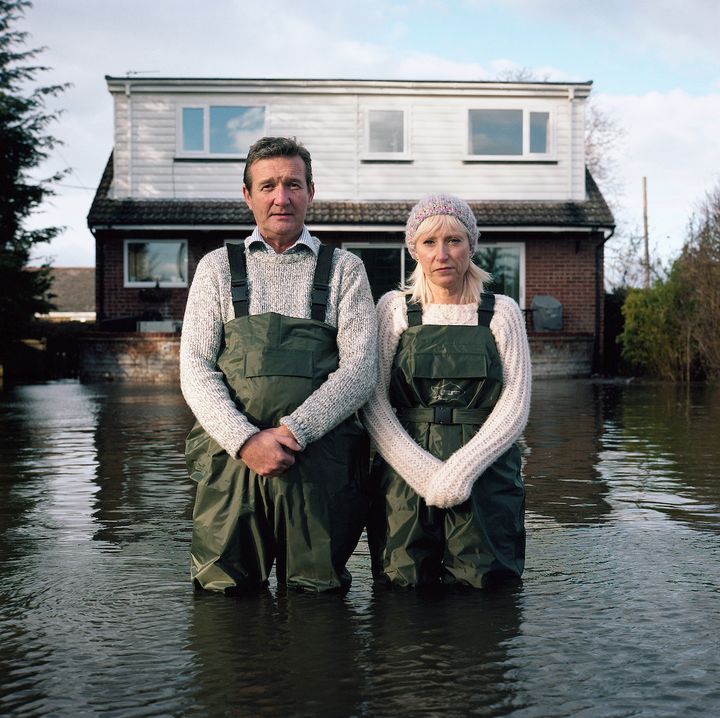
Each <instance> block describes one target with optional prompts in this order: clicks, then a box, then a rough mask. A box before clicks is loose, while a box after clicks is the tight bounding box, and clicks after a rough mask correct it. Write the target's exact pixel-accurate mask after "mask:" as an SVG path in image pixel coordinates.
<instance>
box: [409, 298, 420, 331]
mask: <svg viewBox="0 0 720 718" xmlns="http://www.w3.org/2000/svg"><path fill="white" fill-rule="evenodd" d="M405 309H406V310H407V320H408V327H419V326H420V325H421V324H422V306H421V305H420V304H418V303H417V302H413V301H411V300H410V295H409V294H407V295H406V296H405Z"/></svg>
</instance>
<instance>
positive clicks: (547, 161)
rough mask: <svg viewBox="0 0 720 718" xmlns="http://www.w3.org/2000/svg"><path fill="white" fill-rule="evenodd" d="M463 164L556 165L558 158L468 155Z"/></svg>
mask: <svg viewBox="0 0 720 718" xmlns="http://www.w3.org/2000/svg"><path fill="white" fill-rule="evenodd" d="M462 161H463V164H486V165H556V164H558V160H557V159H555V158H552V157H539V158H537V159H535V158H532V157H488V156H486V157H475V156H473V155H467V156H465V157H463V160H462Z"/></svg>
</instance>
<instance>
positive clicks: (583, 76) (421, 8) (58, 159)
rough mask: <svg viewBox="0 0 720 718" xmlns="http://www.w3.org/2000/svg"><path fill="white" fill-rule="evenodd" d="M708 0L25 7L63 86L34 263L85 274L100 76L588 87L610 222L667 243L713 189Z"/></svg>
mask: <svg viewBox="0 0 720 718" xmlns="http://www.w3.org/2000/svg"><path fill="white" fill-rule="evenodd" d="M719 27H720V2H718V1H717V0H603V1H602V2H598V0H455V1H453V2H451V1H450V0H397V1H392V0H347V1H346V0H290V1H284V0H263V1H262V2H247V1H246V0H206V2H204V3H199V2H197V0H192V1H191V0H150V1H148V0H35V5H34V7H32V8H30V9H29V10H28V12H27V14H26V16H25V19H24V20H23V21H22V22H21V23H19V24H18V26H17V28H16V29H24V30H28V31H29V32H30V33H31V34H32V40H31V45H33V46H37V45H43V46H46V47H47V50H46V51H45V52H44V53H43V55H42V57H41V60H42V62H43V64H46V65H48V66H50V67H51V68H52V71H51V72H48V73H45V75H44V77H43V79H44V80H45V81H46V82H71V83H72V88H71V89H69V90H68V91H67V92H66V93H64V94H63V95H62V97H61V98H60V101H59V105H60V106H61V107H62V108H63V109H64V114H63V116H62V119H61V121H60V122H59V123H58V124H57V125H56V126H55V127H54V130H53V131H54V134H55V135H57V136H58V137H60V138H61V139H62V140H63V141H64V142H65V144H64V146H63V147H61V148H60V149H59V151H58V152H57V153H55V155H54V156H53V159H52V162H51V163H49V166H48V167H47V168H46V169H47V171H48V172H49V171H50V170H53V169H56V168H60V167H71V168H72V173H71V174H70V175H69V176H68V177H67V179H66V180H65V181H64V183H63V185H62V186H60V187H58V195H57V196H56V197H55V198H53V200H52V201H51V202H48V203H47V204H46V205H45V206H44V207H43V212H42V213H41V214H40V215H38V216H36V217H35V219H34V220H33V224H34V225H36V226H38V225H47V224H60V225H64V226H66V227H67V229H66V231H65V232H64V234H63V235H62V236H61V237H60V238H58V239H57V240H55V241H54V242H53V243H52V245H49V246H48V245H42V246H41V247H40V248H39V250H38V251H37V252H36V255H35V256H36V257H50V258H51V259H52V260H53V263H54V264H55V265H56V266H91V265H93V264H94V259H95V256H94V242H93V239H92V236H91V235H90V232H89V230H88V229H87V225H86V216H87V212H88V209H89V206H90V203H91V201H92V197H93V193H94V189H95V187H96V186H97V183H98V181H99V179H100V176H101V173H102V169H103V167H104V165H105V163H106V162H107V159H108V156H109V154H110V151H111V149H112V132H113V118H112V103H111V100H110V95H109V93H108V92H107V88H106V84H105V79H104V76H105V75H113V76H118V75H125V74H126V73H128V72H133V73H147V74H148V75H149V76H153V75H154V76H158V77H168V76H177V77H193V76H196V77H253V78H262V77H283V78H293V77H304V78H363V79H420V80H423V79H427V80H439V79H448V80H452V79H459V80H487V79H494V78H495V77H497V76H498V73H501V72H504V71H508V70H510V71H512V70H513V69H518V68H529V69H530V70H532V71H533V72H535V73H536V74H538V75H540V76H543V77H545V78H546V79H550V80H557V81H586V80H592V81H593V83H594V85H593V93H592V94H593V96H594V97H595V102H596V103H597V104H598V105H599V106H600V107H601V108H602V109H604V110H605V111H606V112H608V113H610V114H611V115H612V116H613V117H614V118H615V119H616V121H617V123H618V124H619V125H620V126H621V127H622V128H624V130H625V137H624V140H623V142H622V145H621V146H619V148H618V160H617V161H618V170H619V175H620V177H621V180H622V183H623V188H624V190H623V192H622V195H621V196H620V198H619V199H620V202H621V206H622V209H621V210H620V211H619V212H618V219H619V220H620V222H621V223H622V225H623V227H624V228H625V230H626V231H633V230H638V231H639V230H640V228H641V226H642V177H643V176H646V177H647V178H648V194H649V198H648V206H649V221H650V235H651V244H652V245H653V246H654V247H657V249H658V252H659V253H660V254H662V255H663V256H664V257H666V258H667V257H671V256H672V255H673V254H674V253H676V252H677V251H678V250H679V248H680V246H681V245H682V240H683V238H684V233H685V226H686V223H687V221H688V218H689V216H690V214H691V213H692V212H693V211H694V209H696V207H697V204H698V202H699V201H700V200H702V198H703V196H704V194H705V193H706V192H707V191H709V190H710V189H712V188H713V187H715V186H716V185H717V184H718V182H720V141H719V140H718V134H719V133H718V126H719V125H720V42H718V40H717V31H718V28H719Z"/></svg>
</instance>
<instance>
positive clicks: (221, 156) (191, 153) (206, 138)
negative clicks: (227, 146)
mask: <svg viewBox="0 0 720 718" xmlns="http://www.w3.org/2000/svg"><path fill="white" fill-rule="evenodd" d="M212 107H238V108H243V109H255V108H258V107H261V108H262V109H263V126H262V130H261V131H260V133H259V134H258V139H260V137H264V136H266V135H267V124H268V120H267V110H268V106H267V105H266V104H264V103H250V104H248V103H242V104H241V103H238V102H229V103H226V102H188V103H179V104H178V105H177V110H176V131H175V157H177V158H179V159H198V158H199V159H209V160H215V159H217V160H227V159H233V160H244V159H246V158H247V152H211V151H210V109H211V108H212ZM183 110H202V111H203V149H202V150H186V149H184V147H183V129H184V128H183Z"/></svg>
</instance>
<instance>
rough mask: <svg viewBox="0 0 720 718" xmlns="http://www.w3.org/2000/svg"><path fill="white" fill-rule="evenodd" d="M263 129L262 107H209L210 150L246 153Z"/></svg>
mask: <svg viewBox="0 0 720 718" xmlns="http://www.w3.org/2000/svg"><path fill="white" fill-rule="evenodd" d="M264 129H265V108H264V107H221V106H217V107H211V108H210V152H212V153H217V154H232V155H246V154H247V151H248V149H249V148H250V145H251V144H252V143H253V142H255V140H257V139H260V137H262V135H263V131H264Z"/></svg>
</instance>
